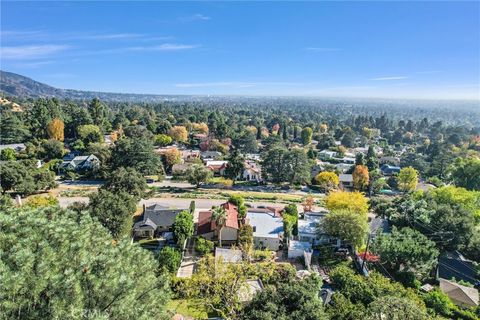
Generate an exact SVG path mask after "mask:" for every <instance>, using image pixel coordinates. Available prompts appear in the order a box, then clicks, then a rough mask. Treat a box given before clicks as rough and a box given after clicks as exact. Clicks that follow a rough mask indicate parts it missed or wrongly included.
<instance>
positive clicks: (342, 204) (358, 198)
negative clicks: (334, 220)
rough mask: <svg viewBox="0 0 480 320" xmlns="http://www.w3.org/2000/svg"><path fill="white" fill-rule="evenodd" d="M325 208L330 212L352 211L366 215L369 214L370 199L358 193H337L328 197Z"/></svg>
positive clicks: (332, 193)
mask: <svg viewBox="0 0 480 320" xmlns="http://www.w3.org/2000/svg"><path fill="white" fill-rule="evenodd" d="M325 206H326V207H327V209H328V210H330V211H338V210H350V211H354V212H357V213H359V214H364V215H366V214H367V212H368V199H367V198H366V197H365V196H364V195H363V194H362V193H360V192H357V191H355V192H347V191H335V192H331V193H330V194H329V195H328V196H327V198H326V199H325Z"/></svg>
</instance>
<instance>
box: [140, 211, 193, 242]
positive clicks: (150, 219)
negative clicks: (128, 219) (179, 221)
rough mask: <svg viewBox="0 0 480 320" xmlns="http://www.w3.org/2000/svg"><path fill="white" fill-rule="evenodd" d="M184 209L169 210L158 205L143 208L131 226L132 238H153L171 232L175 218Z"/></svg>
mask: <svg viewBox="0 0 480 320" xmlns="http://www.w3.org/2000/svg"><path fill="white" fill-rule="evenodd" d="M184 210H186V209H169V208H168V207H165V206H162V205H160V204H153V205H151V206H148V207H146V206H145V205H144V206H143V213H142V215H141V217H140V219H138V221H137V222H136V223H135V224H134V225H133V231H132V232H133V237H134V238H153V237H158V236H160V234H161V233H164V232H167V231H171V228H172V226H173V223H174V222H175V217H176V216H177V215H178V214H179V213H180V212H182V211H184Z"/></svg>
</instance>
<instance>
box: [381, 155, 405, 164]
mask: <svg viewBox="0 0 480 320" xmlns="http://www.w3.org/2000/svg"><path fill="white" fill-rule="evenodd" d="M379 163H380V164H382V165H383V164H390V165H394V166H398V165H399V164H400V158H399V157H392V156H384V157H381V158H380V159H379Z"/></svg>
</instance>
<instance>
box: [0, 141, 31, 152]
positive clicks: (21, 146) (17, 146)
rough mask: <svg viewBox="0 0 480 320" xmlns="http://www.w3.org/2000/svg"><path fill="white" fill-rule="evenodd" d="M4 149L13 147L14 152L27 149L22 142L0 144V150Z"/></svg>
mask: <svg viewBox="0 0 480 320" xmlns="http://www.w3.org/2000/svg"><path fill="white" fill-rule="evenodd" d="M4 149H13V150H14V151H16V152H22V151H25V150H27V147H26V146H25V144H24V143H12V144H0V151H1V150H4Z"/></svg>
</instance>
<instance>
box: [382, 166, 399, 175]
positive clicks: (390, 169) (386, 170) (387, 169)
mask: <svg viewBox="0 0 480 320" xmlns="http://www.w3.org/2000/svg"><path fill="white" fill-rule="evenodd" d="M380 171H382V173H383V175H385V176H393V175H395V174H398V173H399V172H400V167H397V166H391V165H389V164H384V165H382V166H381V167H380Z"/></svg>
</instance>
